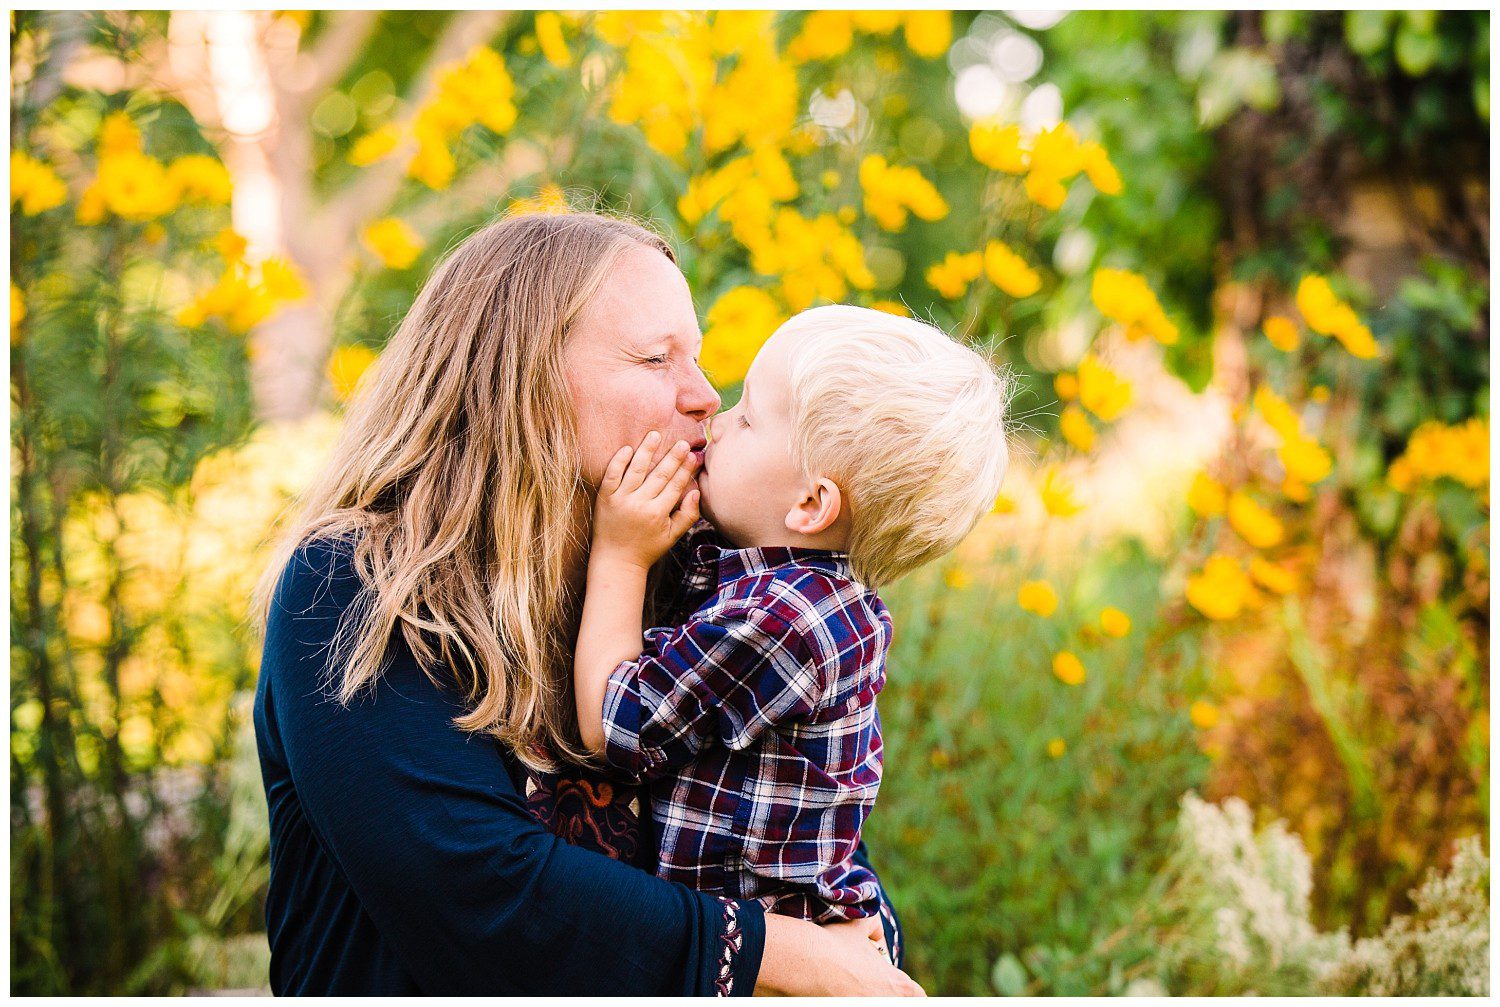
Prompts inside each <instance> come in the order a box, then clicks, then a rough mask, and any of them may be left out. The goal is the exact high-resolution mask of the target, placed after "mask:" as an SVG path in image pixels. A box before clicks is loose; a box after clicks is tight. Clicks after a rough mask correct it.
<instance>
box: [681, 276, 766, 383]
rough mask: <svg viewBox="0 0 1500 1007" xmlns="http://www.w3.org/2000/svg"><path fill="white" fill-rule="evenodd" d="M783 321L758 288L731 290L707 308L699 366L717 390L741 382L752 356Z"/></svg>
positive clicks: (764, 292) (764, 293)
mask: <svg viewBox="0 0 1500 1007" xmlns="http://www.w3.org/2000/svg"><path fill="white" fill-rule="evenodd" d="M784 321H786V312H784V311H783V310H782V308H781V305H779V304H777V303H776V299H775V298H774V297H772V296H771V295H770V294H768V293H766V291H764V290H761V289H760V288H759V287H735V288H733V289H731V290H729V291H726V292H725V293H724V295H723V296H721V297H720V298H719V299H718V300H717V301H715V302H714V306H713V307H712V308H710V309H708V317H707V319H706V322H707V324H706V326H705V328H706V330H707V331H705V332H704V334H703V351H702V353H701V354H700V355H699V357H698V363H699V366H701V367H702V368H703V369H704V370H705V371H706V372H708V376H709V379H710V380H711V381H713V383H714V384H715V385H717V386H718V387H720V388H728V387H729V386H730V385H735V384H738V383H739V382H741V381H743V380H744V378H745V375H746V374H747V373H748V372H749V370H750V362H751V361H752V360H754V359H755V354H756V353H757V352H758V351H759V350H760V347H761V344H763V343H764V342H765V341H766V340H767V339H768V338H769V337H770V335H771V333H772V332H775V331H776V330H777V329H778V328H780V327H781V323H782V322H784Z"/></svg>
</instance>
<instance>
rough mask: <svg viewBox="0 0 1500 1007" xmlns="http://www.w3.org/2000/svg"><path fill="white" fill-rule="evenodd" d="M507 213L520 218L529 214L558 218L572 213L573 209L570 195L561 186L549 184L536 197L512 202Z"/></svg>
mask: <svg viewBox="0 0 1500 1007" xmlns="http://www.w3.org/2000/svg"><path fill="white" fill-rule="evenodd" d="M507 212H509V213H510V214H511V215H513V216H518V217H519V216H525V215H526V214H528V213H543V214H551V215H553V216H557V215H559V214H564V213H569V212H571V208H570V207H569V206H568V194H567V193H565V192H563V190H562V188H561V187H560V186H558V185H551V184H549V185H544V186H542V187H541V188H540V189H538V190H537V193H536V195H535V196H531V197H529V198H527V199H516V200H512V201H511V204H510V207H509V208H508V210H507Z"/></svg>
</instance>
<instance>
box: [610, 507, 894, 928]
mask: <svg viewBox="0 0 1500 1007" xmlns="http://www.w3.org/2000/svg"><path fill="white" fill-rule="evenodd" d="M680 546H681V548H680V549H678V550H674V551H678V552H679V553H685V554H686V555H685V556H683V557H681V558H682V560H684V561H685V565H686V573H685V581H684V583H685V584H686V586H687V591H686V592H685V593H684V595H683V597H682V598H681V599H679V603H682V602H686V603H689V604H690V603H691V599H696V600H697V602H698V604H697V607H696V609H695V610H694V611H692V612H691V614H689V615H687V616H686V618H685V621H683V622H682V623H681V624H680V625H672V626H657V627H653V628H652V629H650V630H648V631H647V633H646V650H645V651H644V652H643V653H642V654H641V655H640V657H639V658H637V659H635V660H631V661H626V662H623V663H621V664H620V665H619V666H618V667H616V668H615V669H614V671H613V672H612V673H611V675H610V677H609V680H608V682H607V684H606V687H605V699H604V711H603V714H604V716H603V721H604V735H605V753H604V755H605V760H606V761H607V762H608V763H609V764H610V765H611V766H612V767H614V768H616V769H619V770H621V771H623V772H624V773H626V774H628V776H629V777H630V778H631V779H635V780H641V781H645V782H647V783H649V784H651V813H652V817H653V818H654V819H655V822H656V826H657V828H658V831H659V833H660V862H659V864H658V866H657V873H658V874H659V875H660V876H662V877H663V878H667V879H670V880H674V881H681V882H683V883H685V884H689V885H691V886H692V887H693V888H695V889H698V890H700V891H709V892H716V893H719V894H723V895H726V896H731V897H735V898H756V899H760V900H761V903H762V905H764V906H765V907H766V908H767V909H769V910H771V911H773V912H777V913H782V914H785V915H791V916H798V917H801V918H804V919H812V920H816V921H818V922H825V921H828V920H834V919H852V918H856V917H861V916H870V915H874V914H876V913H877V912H879V911H880V886H879V882H878V880H877V879H876V878H875V875H874V874H873V873H871V872H870V871H869V869H868V868H867V867H865V866H864V865H862V864H860V863H858V862H857V861H856V860H855V858H854V853H855V850H856V848H857V847H858V845H859V842H860V829H861V826H862V825H863V823H864V820H865V818H866V816H867V815H868V814H869V812H870V809H871V808H872V807H873V805H874V801H875V795H876V791H877V790H878V789H879V786H880V776H881V752H882V747H881V737H880V718H879V715H878V712H877V710H876V706H875V697H876V695H877V694H878V693H879V692H880V690H881V687H882V686H883V685H884V682H885V655H886V653H887V651H888V649H889V646H890V640H891V632H892V631H891V618H890V615H889V613H888V612H887V611H886V608H885V605H884V604H883V603H882V602H881V600H880V598H879V596H877V595H876V594H875V593H874V592H873V591H871V590H869V589H868V588H866V587H864V586H863V585H862V584H860V583H859V582H858V581H857V580H855V579H854V578H853V576H852V573H851V570H850V568H849V563H848V557H847V555H846V554H844V553H840V552H835V551H830V550H823V549H804V548H786V547H762V548H747V549H735V548H731V547H728V543H726V542H724V541H723V540H722V539H719V538H717V537H716V536H715V534H714V533H713V531H712V526H710V525H708V524H707V523H706V522H700V524H699V525H697V526H695V527H694V529H693V530H692V532H691V533H690V534H689V535H688V536H686V537H685V538H684V541H683V543H681V544H680Z"/></svg>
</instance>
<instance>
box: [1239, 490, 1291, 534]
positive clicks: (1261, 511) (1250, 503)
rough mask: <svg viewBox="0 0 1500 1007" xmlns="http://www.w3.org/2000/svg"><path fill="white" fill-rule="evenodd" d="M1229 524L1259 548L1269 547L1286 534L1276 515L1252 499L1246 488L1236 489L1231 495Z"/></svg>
mask: <svg viewBox="0 0 1500 1007" xmlns="http://www.w3.org/2000/svg"><path fill="white" fill-rule="evenodd" d="M1229 524H1230V527H1232V528H1233V529H1234V530H1235V531H1237V532H1239V533H1240V537H1241V538H1243V539H1244V540H1245V541H1246V542H1249V543H1250V544H1251V545H1253V546H1254V547H1255V548H1257V549H1269V548H1270V547H1271V546H1273V545H1276V544H1277V543H1278V542H1280V541H1281V539H1282V537H1283V536H1284V535H1285V530H1284V529H1283V528H1282V525H1281V522H1280V521H1279V520H1277V518H1276V515H1275V514H1272V513H1271V512H1270V511H1268V510H1266V509H1265V508H1264V507H1262V506H1261V505H1260V504H1258V503H1256V502H1255V501H1254V500H1252V499H1250V496H1249V494H1247V493H1246V492H1245V491H1244V490H1236V491H1235V492H1234V493H1233V494H1231V495H1230V497H1229Z"/></svg>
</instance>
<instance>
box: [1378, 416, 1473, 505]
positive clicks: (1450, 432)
mask: <svg viewBox="0 0 1500 1007" xmlns="http://www.w3.org/2000/svg"><path fill="white" fill-rule="evenodd" d="M1489 439H1490V424H1489V420H1488V419H1487V418H1484V417H1478V416H1476V417H1473V418H1472V419H1469V420H1467V421H1466V422H1464V423H1462V424H1459V425H1456V426H1451V427H1450V426H1445V425H1444V424H1442V423H1439V422H1437V421H1436V420H1429V421H1428V422H1426V423H1423V424H1422V425H1421V426H1419V427H1417V429H1416V430H1414V431H1412V435H1411V440H1409V441H1408V442H1407V445H1406V451H1405V452H1404V453H1403V454H1402V455H1401V457H1400V458H1398V459H1396V461H1395V462H1393V463H1392V464H1391V468H1390V472H1389V473H1388V475H1387V477H1386V478H1387V480H1388V481H1389V482H1390V484H1391V486H1392V487H1393V488H1395V489H1397V490H1398V491H1400V492H1403V493H1404V492H1409V491H1410V490H1411V488H1412V487H1413V486H1414V485H1415V484H1416V483H1418V482H1422V481H1431V480H1436V479H1442V478H1448V479H1453V480H1456V481H1457V482H1460V483H1462V484H1463V485H1465V486H1467V487H1469V488H1470V489H1479V488H1481V487H1488V486H1489V482H1490V454H1489Z"/></svg>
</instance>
